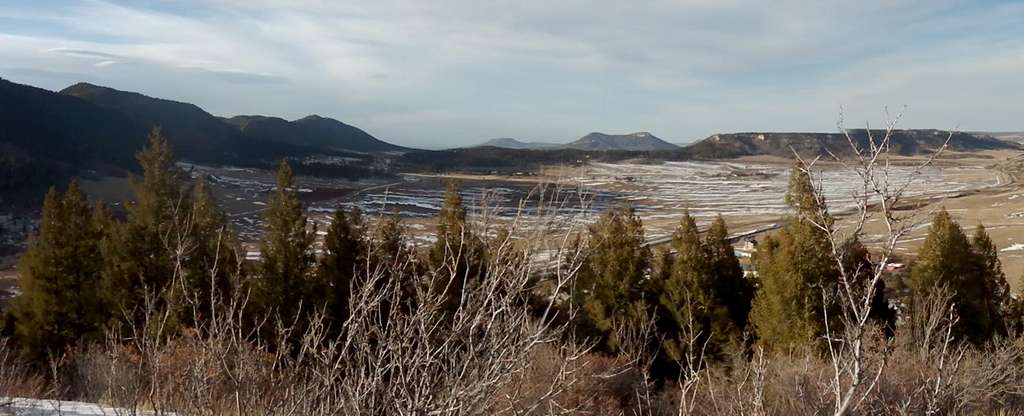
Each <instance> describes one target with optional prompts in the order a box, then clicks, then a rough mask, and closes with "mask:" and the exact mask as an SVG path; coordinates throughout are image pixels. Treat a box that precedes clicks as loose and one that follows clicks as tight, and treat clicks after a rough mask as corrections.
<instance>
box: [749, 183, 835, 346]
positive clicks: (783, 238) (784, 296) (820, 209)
mask: <svg viewBox="0 0 1024 416" xmlns="http://www.w3.org/2000/svg"><path fill="white" fill-rule="evenodd" d="M789 181H790V182H789V190H788V191H787V193H786V203H787V204H788V205H789V206H790V208H792V209H793V210H794V211H795V215H794V216H793V217H790V218H789V219H787V221H786V224H785V225H784V226H783V227H782V229H780V230H779V232H778V233H777V234H776V235H775V236H769V237H766V238H765V239H764V241H763V242H762V244H760V245H759V246H758V252H757V255H756V256H755V258H754V261H755V265H756V268H757V272H758V281H759V283H760V285H761V286H760V287H759V288H758V291H757V296H756V297H755V298H754V302H753V307H752V309H751V313H750V321H751V323H752V324H753V325H754V328H755V330H756V332H757V336H758V341H759V342H760V343H761V344H762V345H764V346H765V347H767V348H769V349H773V350H776V351H786V350H791V349H794V348H804V347H808V346H813V341H814V340H815V339H817V338H818V337H820V336H821V335H823V334H824V330H825V321H824V317H825V314H824V308H825V307H829V308H830V309H834V306H835V305H834V304H826V303H824V302H825V299H826V298H827V297H828V296H831V295H833V294H835V291H836V283H837V281H838V273H837V270H836V264H835V260H834V259H832V258H831V256H830V255H829V253H830V252H831V250H830V249H829V243H828V240H827V235H825V233H824V231H822V230H821V229H820V228H818V227H817V226H815V225H814V224H812V221H814V222H817V223H819V224H820V223H827V222H829V221H832V219H831V217H830V216H829V215H828V214H827V210H826V208H825V207H824V206H822V205H821V204H819V201H818V200H817V199H816V198H815V197H814V195H813V192H814V187H813V186H812V184H811V179H810V176H809V175H808V174H807V173H806V172H805V171H804V169H802V168H801V166H800V165H794V167H793V169H792V170H791V173H790V178H789ZM836 312H837V311H832V312H830V313H829V316H830V317H835V316H836V315H837V314H836ZM837 324H838V322H833V321H830V322H829V325H830V328H831V329H833V330H838V326H837Z"/></svg>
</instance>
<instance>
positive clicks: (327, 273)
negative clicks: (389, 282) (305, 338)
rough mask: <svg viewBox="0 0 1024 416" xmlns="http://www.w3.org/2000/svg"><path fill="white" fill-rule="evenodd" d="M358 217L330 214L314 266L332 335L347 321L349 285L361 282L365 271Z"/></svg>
mask: <svg viewBox="0 0 1024 416" xmlns="http://www.w3.org/2000/svg"><path fill="white" fill-rule="evenodd" d="M364 233H365V231H364V226H363V219H362V216H361V215H360V214H359V211H353V212H352V213H350V214H347V213H345V211H343V210H341V209H339V210H337V211H335V212H334V216H333V218H332V220H331V225H330V227H329V228H328V229H327V235H326V236H325V237H324V245H323V256H322V257H321V258H320V261H319V265H318V266H317V273H318V276H319V279H320V285H322V286H324V287H325V289H326V291H327V292H326V293H327V306H326V307H327V310H326V313H327V317H328V319H329V320H330V322H331V327H332V330H333V331H334V332H336V333H337V332H338V331H340V329H341V327H342V326H343V325H344V324H345V321H347V320H348V316H349V298H350V297H351V294H352V287H353V285H357V284H360V283H362V280H364V277H362V276H364V274H365V273H363V272H364V271H365V270H366V256H367V243H366V239H365V236H364Z"/></svg>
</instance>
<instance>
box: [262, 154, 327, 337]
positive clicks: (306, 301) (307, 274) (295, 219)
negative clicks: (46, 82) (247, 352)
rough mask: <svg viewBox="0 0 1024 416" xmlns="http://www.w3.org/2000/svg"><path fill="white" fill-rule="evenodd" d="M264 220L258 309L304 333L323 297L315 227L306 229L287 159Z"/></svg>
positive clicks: (279, 168)
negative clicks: (317, 269) (317, 279)
mask: <svg viewBox="0 0 1024 416" xmlns="http://www.w3.org/2000/svg"><path fill="white" fill-rule="evenodd" d="M264 222H265V226H264V227H265V228H264V233H263V241H262V243H261V245H260V252H261V255H262V257H263V262H262V264H261V265H260V275H259V282H258V283H257V285H256V299H255V300H256V304H257V308H256V309H257V310H258V311H259V312H260V313H262V314H264V316H266V315H267V314H270V315H273V316H276V317H277V318H279V319H280V320H281V321H282V322H283V323H284V324H285V325H292V324H295V325H296V326H297V328H296V329H297V330H298V331H296V332H297V333H301V332H302V329H303V328H304V325H305V324H306V318H307V317H308V316H309V314H310V313H312V312H313V311H315V310H319V308H321V307H322V301H323V296H319V295H321V294H322V293H317V292H316V290H315V289H316V285H315V284H314V283H315V279H314V275H313V271H314V266H315V264H316V258H315V256H314V253H313V240H314V236H315V235H316V234H315V230H309V229H308V228H307V220H306V214H305V212H304V210H303V208H302V203H301V202H300V201H299V197H298V194H297V193H296V192H295V189H294V179H293V175H292V169H291V166H289V165H288V162H287V161H284V160H282V161H281V164H280V166H279V167H278V170H277V187H276V188H275V190H274V192H273V193H272V194H271V196H270V200H269V201H268V204H267V209H266V212H265V214H264Z"/></svg>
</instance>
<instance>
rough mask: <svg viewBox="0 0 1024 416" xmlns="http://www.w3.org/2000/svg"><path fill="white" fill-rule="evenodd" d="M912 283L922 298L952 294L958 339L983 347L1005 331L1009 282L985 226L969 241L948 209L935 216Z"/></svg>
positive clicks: (912, 272) (915, 264)
mask: <svg viewBox="0 0 1024 416" xmlns="http://www.w3.org/2000/svg"><path fill="white" fill-rule="evenodd" d="M911 283H912V285H913V287H914V289H915V291H916V292H917V293H918V294H924V293H926V292H927V291H929V290H934V289H935V288H938V287H943V288H945V289H947V290H949V291H951V292H952V293H953V299H952V301H953V303H954V305H955V307H956V312H957V315H958V317H959V321H958V322H957V325H956V328H955V329H956V332H957V334H958V335H959V336H961V337H963V338H966V339H968V340H970V341H971V342H974V343H976V344H980V343H984V342H986V341H988V340H989V339H990V338H991V337H992V336H993V335H996V334H998V333H1000V332H1001V331H1004V330H1005V325H1004V322H1003V305H1004V304H1006V303H1008V302H1007V301H1006V298H1007V295H1006V293H1007V292H1008V289H1007V287H1006V278H1005V276H1004V275H1003V272H1002V269H1001V266H1000V264H999V258H998V256H997V252H996V248H995V245H994V244H993V243H992V240H991V239H990V238H989V236H988V233H987V232H986V231H985V229H984V227H978V231H977V233H976V234H975V237H974V241H970V240H968V238H967V236H966V235H965V234H964V232H963V229H961V228H960V225H959V224H957V223H956V221H954V220H953V218H952V217H951V216H950V215H949V213H948V212H947V211H946V210H945V209H944V208H943V209H941V210H939V211H938V212H936V213H935V216H934V217H933V218H932V223H931V225H930V226H929V227H928V236H927V237H925V240H924V243H923V244H922V245H921V248H920V249H919V250H918V253H917V260H916V262H915V263H914V267H913V270H912V271H911Z"/></svg>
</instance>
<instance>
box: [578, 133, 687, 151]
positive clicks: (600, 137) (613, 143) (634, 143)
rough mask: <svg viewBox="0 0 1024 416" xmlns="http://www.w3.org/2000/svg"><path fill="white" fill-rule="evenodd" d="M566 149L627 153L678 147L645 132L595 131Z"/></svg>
mask: <svg viewBox="0 0 1024 416" xmlns="http://www.w3.org/2000/svg"><path fill="white" fill-rule="evenodd" d="M566 147H570V148H574V149H582V150H628V151H652V150H673V149H678V148H679V146H676V145H674V144H672V143H669V142H666V141H664V140H662V139H660V138H658V137H657V136H655V135H653V134H651V133H650V132H646V131H641V132H635V133H627V134H607V133H602V132H596V131H595V132H591V133H589V134H587V135H586V136H583V137H581V138H579V140H576V141H574V142H572V143H569V144H567V145H566Z"/></svg>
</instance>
